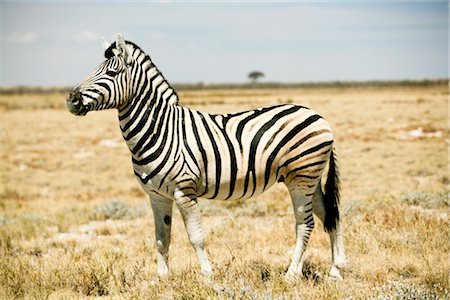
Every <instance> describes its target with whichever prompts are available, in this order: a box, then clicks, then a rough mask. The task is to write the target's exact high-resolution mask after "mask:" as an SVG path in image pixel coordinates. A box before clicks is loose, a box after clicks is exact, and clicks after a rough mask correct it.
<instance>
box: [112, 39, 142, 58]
mask: <svg viewBox="0 0 450 300" xmlns="http://www.w3.org/2000/svg"><path fill="white" fill-rule="evenodd" d="M125 43H126V44H127V45H129V46H132V47H133V48H134V49H137V50H139V51H141V52H142V53H144V54H145V55H146V56H149V55H148V54H147V53H145V52H144V50H142V49H141V47H139V46H138V45H136V44H135V43H133V42H130V41H125ZM113 49H116V42H113V43H111V45H110V46H109V47H108V49H106V51H105V58H106V59H110V58H111V57H113V56H114V55H115V54H114V52H113Z"/></svg>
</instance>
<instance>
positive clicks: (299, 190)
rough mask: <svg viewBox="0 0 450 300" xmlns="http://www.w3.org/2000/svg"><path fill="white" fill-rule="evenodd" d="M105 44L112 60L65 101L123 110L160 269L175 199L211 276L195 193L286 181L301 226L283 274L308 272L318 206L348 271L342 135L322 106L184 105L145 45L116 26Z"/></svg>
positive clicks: (337, 273) (239, 191)
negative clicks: (338, 138)
mask: <svg viewBox="0 0 450 300" xmlns="http://www.w3.org/2000/svg"><path fill="white" fill-rule="evenodd" d="M103 47H104V51H105V52H104V55H105V58H106V60H105V61H104V62H103V63H101V64H100V66H99V67H98V68H97V69H96V70H95V71H94V72H93V73H92V74H91V75H90V76H88V77H87V78H86V79H85V80H83V81H82V82H81V83H79V84H78V85H76V86H75V87H74V88H73V89H72V90H71V91H70V93H69V95H68V97H67V101H66V102H67V107H68V110H69V111H70V112H71V113H72V114H75V115H79V116H83V115H86V114H87V113H88V112H89V111H93V110H102V109H111V108H115V109H117V110H118V118H119V123H120V129H121V132H122V135H123V138H124V140H125V142H126V144H127V146H128V148H129V150H130V152H131V157H132V164H133V169H134V174H135V175H136V177H137V180H138V181H139V183H140V185H141V186H142V188H143V190H144V191H145V192H146V193H147V194H148V195H149V198H150V203H151V207H152V210H153V216H154V222H155V239H156V249H157V251H156V255H157V273H158V276H166V275H167V274H168V273H169V245H170V235H171V224H172V207H173V203H175V204H176V206H177V207H178V209H179V211H180V213H181V216H182V219H183V222H184V224H185V228H186V231H187V234H188V237H189V240H190V243H191V245H192V247H193V248H194V250H195V253H196V255H197V258H198V261H199V263H200V268H201V273H203V274H204V275H209V276H210V275H211V274H212V267H211V264H210V261H209V259H208V256H207V253H206V251H205V247H204V237H203V233H202V228H201V224H200V212H199V206H198V202H197V199H198V198H199V197H201V198H205V199H218V200H237V199H247V198H249V197H252V196H256V195H258V194H261V193H262V192H264V191H266V190H267V189H268V188H269V187H271V186H272V185H273V184H274V183H276V182H282V183H284V184H285V185H286V187H287V188H288V190H289V194H290V197H291V200H292V204H293V208H294V216H295V233H296V244H295V249H294V253H293V257H292V260H291V263H290V265H289V267H288V270H287V272H286V274H285V276H286V277H288V278H296V277H301V276H302V265H303V260H304V253H305V249H306V247H307V244H308V240H309V237H310V234H311V232H312V230H313V228H314V218H313V213H314V214H315V215H316V216H317V217H318V218H319V219H320V220H321V222H322V223H323V224H324V230H325V231H326V232H328V234H329V238H330V243H331V253H332V265H331V268H330V271H329V276H330V277H331V278H336V279H342V273H341V271H342V268H343V267H344V266H345V265H346V256H345V253H344V242H343V234H342V227H341V223H340V216H339V198H340V194H339V183H340V179H339V173H338V168H337V161H336V155H335V150H334V149H335V147H334V146H335V142H334V137H333V134H332V131H331V128H330V125H329V124H328V123H327V122H326V121H325V120H324V119H323V118H322V117H321V116H320V115H319V114H317V113H316V112H314V111H313V110H311V109H309V108H307V107H304V106H301V105H295V104H277V105H271V106H266V107H261V108H257V109H253V110H247V111H242V112H238V113H231V114H207V113H203V112H200V111H196V110H193V109H190V108H187V107H183V106H181V105H179V104H178V100H179V97H178V95H177V93H176V91H175V90H174V89H173V88H172V87H171V86H170V84H169V83H168V81H167V80H166V79H165V78H164V76H163V75H162V73H161V72H160V71H159V70H158V68H157V67H156V66H155V65H154V64H153V61H152V60H151V59H150V56H149V55H147V54H146V53H145V52H144V51H143V50H142V49H141V48H140V47H139V46H137V45H136V44H134V43H133V42H130V41H125V40H124V38H123V36H122V35H121V34H118V36H117V39H116V41H115V42H113V43H112V44H109V43H108V42H106V41H105V40H104V39H103ZM327 165H328V174H327V180H326V182H324V183H323V180H322V174H323V173H324V170H325V169H326V166H327ZM322 183H323V184H322ZM322 185H323V186H324V187H323V189H324V191H323V190H322Z"/></svg>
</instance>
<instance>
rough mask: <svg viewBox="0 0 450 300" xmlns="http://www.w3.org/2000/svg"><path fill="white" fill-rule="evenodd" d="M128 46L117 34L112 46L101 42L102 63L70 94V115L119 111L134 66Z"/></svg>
mask: <svg viewBox="0 0 450 300" xmlns="http://www.w3.org/2000/svg"><path fill="white" fill-rule="evenodd" d="M132 45H133V44H132V43H129V42H125V40H124V39H123V37H122V35H121V34H118V36H117V40H116V42H114V43H113V44H109V43H108V42H106V41H105V40H104V39H103V48H104V49H105V57H106V60H105V61H104V62H103V63H102V64H100V66H99V67H98V68H97V69H96V70H95V71H94V72H92V74H91V75H89V76H88V77H87V78H86V79H85V80H83V81H82V82H80V83H79V84H78V85H77V86H75V87H74V88H73V89H72V91H71V92H70V94H69V96H68V97H67V108H68V109H69V111H70V112H71V113H73V114H75V115H78V116H84V115H86V114H87V113H88V112H89V111H91V110H101V109H108V108H120V107H121V106H122V105H124V104H125V103H126V102H127V100H128V98H129V97H130V94H131V93H132V91H131V88H130V85H131V84H130V80H131V70H132V68H133V65H134V63H135V60H134V58H133V56H132V53H133V52H132V47H133V46H132Z"/></svg>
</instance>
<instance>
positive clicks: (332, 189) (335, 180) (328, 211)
mask: <svg viewBox="0 0 450 300" xmlns="http://www.w3.org/2000/svg"><path fill="white" fill-rule="evenodd" d="M333 150H334V149H333ZM333 150H331V154H330V162H329V168H328V176H327V182H326V183H325V195H324V198H323V202H324V206H325V222H324V227H325V231H327V232H329V231H331V230H333V229H335V228H336V224H337V223H338V221H339V197H340V196H339V185H340V180H339V170H338V167H337V164H336V157H335V154H334V151H333Z"/></svg>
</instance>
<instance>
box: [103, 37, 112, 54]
mask: <svg viewBox="0 0 450 300" xmlns="http://www.w3.org/2000/svg"><path fill="white" fill-rule="evenodd" d="M109 46H111V44H110V43H108V42H107V41H106V40H105V38H104V37H102V48H103V51H106V50H108V48H109Z"/></svg>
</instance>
